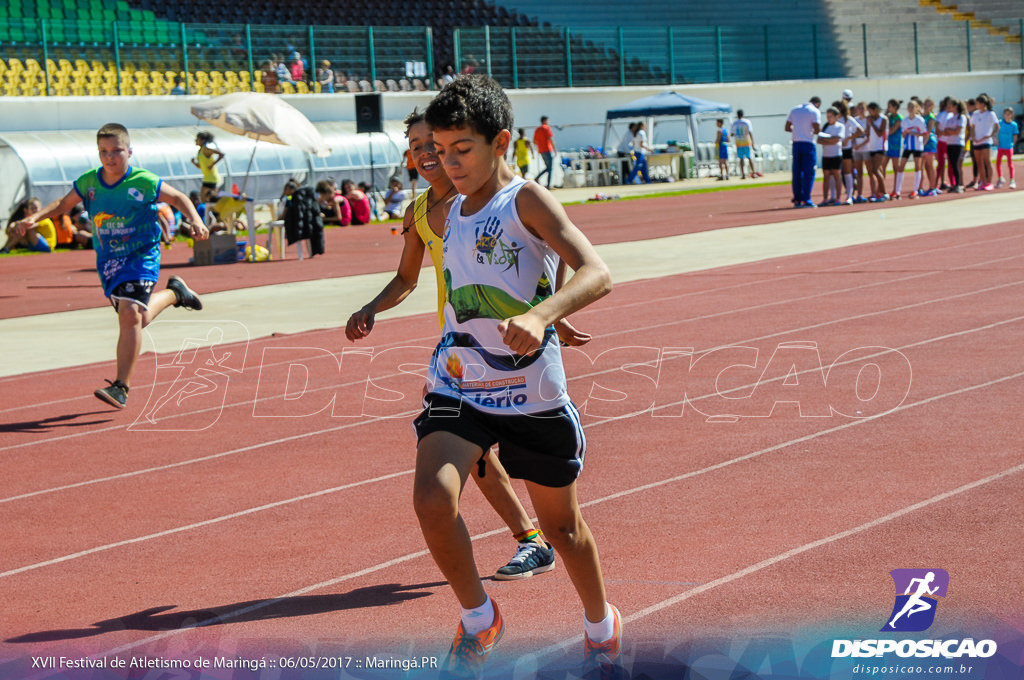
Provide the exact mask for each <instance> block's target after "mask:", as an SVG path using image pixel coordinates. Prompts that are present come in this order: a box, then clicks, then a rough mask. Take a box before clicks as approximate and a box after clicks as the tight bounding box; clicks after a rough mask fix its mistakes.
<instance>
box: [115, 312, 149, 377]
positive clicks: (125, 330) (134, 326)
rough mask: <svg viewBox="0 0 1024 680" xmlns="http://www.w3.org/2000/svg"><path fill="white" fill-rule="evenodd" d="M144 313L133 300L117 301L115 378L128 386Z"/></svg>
mask: <svg viewBox="0 0 1024 680" xmlns="http://www.w3.org/2000/svg"><path fill="white" fill-rule="evenodd" d="M153 297H156V296H155V295H154V296H153ZM146 313H147V310H146V309H145V308H143V307H142V305H140V304H137V303H135V302H130V301H128V300H121V301H119V302H118V305H117V325H118V328H119V333H118V336H117V380H118V381H119V382H121V383H123V384H125V385H128V386H130V385H131V384H132V374H133V373H134V372H135V364H136V362H137V361H138V359H139V352H140V351H141V350H142V328H143V324H144V319H145V317H146Z"/></svg>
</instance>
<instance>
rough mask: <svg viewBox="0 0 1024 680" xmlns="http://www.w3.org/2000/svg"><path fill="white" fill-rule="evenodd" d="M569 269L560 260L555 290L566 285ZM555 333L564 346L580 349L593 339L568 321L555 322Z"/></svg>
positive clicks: (563, 261)
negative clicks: (566, 274)
mask: <svg viewBox="0 0 1024 680" xmlns="http://www.w3.org/2000/svg"><path fill="white" fill-rule="evenodd" d="M568 269H569V268H568V267H567V266H565V260H563V259H562V258H558V268H557V269H556V270H555V290H558V289H559V288H561V287H562V285H563V284H565V273H566V271H567V270H568ZM555 332H556V333H558V339H559V340H560V341H561V343H562V344H563V345H566V346H568V347H580V346H582V345H585V344H587V343H588V342H590V341H591V340H592V339H593V336H591V335H590V333H584V332H583V331H581V330H579V329H578V328H576V327H575V326H573V325H572V324H571V323H569V320H568V319H559V320H558V321H556V322H555Z"/></svg>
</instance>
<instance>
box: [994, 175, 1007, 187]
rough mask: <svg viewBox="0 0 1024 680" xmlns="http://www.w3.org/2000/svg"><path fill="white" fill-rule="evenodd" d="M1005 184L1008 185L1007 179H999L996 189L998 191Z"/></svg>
mask: <svg viewBox="0 0 1024 680" xmlns="http://www.w3.org/2000/svg"><path fill="white" fill-rule="evenodd" d="M1004 184H1006V180H1005V179H1003V178H1002V177H1000V178H999V179H998V180H997V181H996V189H998V188H999V187H1001V186H1003V185H1004Z"/></svg>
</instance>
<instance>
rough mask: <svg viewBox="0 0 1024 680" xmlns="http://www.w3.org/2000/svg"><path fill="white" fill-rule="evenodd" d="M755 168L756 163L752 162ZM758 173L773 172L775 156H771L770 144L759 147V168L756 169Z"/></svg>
mask: <svg viewBox="0 0 1024 680" xmlns="http://www.w3.org/2000/svg"><path fill="white" fill-rule="evenodd" d="M754 164H755V167H756V164H757V161H756V160H755V161H754ZM757 171H758V172H775V156H774V155H773V154H772V145H771V144H762V145H761V167H760V168H757Z"/></svg>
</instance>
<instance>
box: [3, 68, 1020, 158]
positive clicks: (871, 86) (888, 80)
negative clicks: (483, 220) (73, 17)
mask: <svg viewBox="0 0 1024 680" xmlns="http://www.w3.org/2000/svg"><path fill="white" fill-rule="evenodd" d="M847 88H849V89H851V90H853V93H854V100H855V101H860V100H864V101H869V102H870V101H877V102H879V103H880V104H883V105H884V102H885V101H886V100H888V99H889V98H897V99H902V100H906V99H909V97H910V96H911V95H918V96H920V97H922V98H924V97H929V96H930V97H932V98H934V99H936V100H938V99H940V98H941V97H943V96H945V95H947V94H948V95H953V96H956V97H960V98H967V97H973V96H975V95H977V94H979V93H981V92H987V93H988V94H989V95H991V96H992V97H994V99H995V101H996V103H997V106H999V107H1000V108H1002V107H1003V106H1007V105H1010V106H1013V107H1014V108H1015V110H1016V111H1017V113H1018V114H1020V113H1021V112H1022V109H1024V71H1013V72H991V73H978V72H975V73H963V74H944V75H920V76H900V77H883V78H872V79H851V78H844V79H834V80H812V81H772V82H753V83H724V84H710V85H708V84H705V85H676V86H673V87H671V88H668V87H665V86H654V87H627V88H573V89H552V90H546V89H533V90H511V91H509V98H510V99H511V100H512V104H513V106H514V108H515V113H516V126H517V127H525V128H527V129H528V130H531V129H532V128H533V127H535V126H536V125H537V124H538V121H539V119H540V116H541V115H547V116H550V118H551V123H552V125H554V126H556V130H555V141H556V143H557V144H558V146H559V148H561V149H567V148H573V147H585V146H588V145H592V146H599V145H600V144H601V138H602V135H603V132H604V115H605V111H606V110H607V109H609V108H613V107H616V106H620V105H622V104H626V103H627V102H630V101H632V100H634V99H638V98H640V97H645V96H647V95H650V94H656V93H658V92H663V91H665V90H666V89H673V90H675V91H678V92H682V93H684V94H687V95H692V96H696V97H700V98H703V99H710V100H712V101H720V102H726V103H728V104H731V105H732V107H733V109H734V110H735V109H737V108H742V109H743V110H744V112H745V115H746V117H747V118H748V119H750V120H751V121H752V123H753V125H754V134H755V141H756V142H757V143H758V144H763V143H788V141H789V138H788V135H787V134H786V133H785V132H784V131H783V125H784V122H785V119H786V115H787V114H788V112H789V110H790V109H791V108H792V107H793V106H795V105H797V104H799V103H801V102H804V101H806V100H807V99H808V98H810V97H811V96H812V95H815V94H816V95H818V96H819V97H821V99H822V101H823V102H824V104H825V105H826V106H827V104H828V103H830V102H831V101H833V100H834V99H838V98H839V95H840V93H841V92H842V91H843V90H844V89H847ZM354 96H355V95H352V94H348V93H342V94H333V95H292V96H287V97H285V99H287V100H288V102H289V103H291V104H292V105H293V106H295V107H296V108H298V109H299V110H301V111H302V112H303V113H305V114H306V116H307V117H308V118H309V119H310V120H312V121H314V122H318V121H354V119H355V105H354ZM432 96H433V95H432V93H429V92H394V93H391V92H389V93H384V95H383V108H384V111H383V113H384V117H385V119H387V120H389V121H401V120H402V118H404V117H405V115H406V114H407V113H408V112H409V111H411V110H412V109H413V107H417V106H418V107H421V108H422V107H424V106H426V105H427V104H428V103H429V101H430V99H431V97H432ZM205 99H207V97H203V96H189V97H180V96H179V97H172V96H165V97H75V98H71V97H67V98H64V97H61V98H50V99H47V98H19V97H5V98H0V130H2V131H22V132H33V131H44V130H95V129H97V128H99V127H100V126H101V125H103V124H104V123H107V122H110V121H114V120H116V121H118V122H121V123H123V124H125V125H127V126H128V127H129V129H130V128H133V127H178V126H186V127H188V126H195V125H197V120H196V118H195V117H194V116H192V114H191V113H190V111H189V109H190V107H191V105H192V104H193V103H194V102H198V101H203V100H205ZM624 129H625V124H624V123H621V122H620V123H619V124H618V125H617V127H616V132H614V133H613V137H612V139H610V140H609V145H614V144H615V142H616V141H617V138H618V137H619V136H621V133H622V131H624ZM713 129H714V122H713V121H705V122H704V123H702V124H701V127H700V137H701V139H703V140H707V139H709V138H711V139H713V136H714V133H713ZM669 139H678V140H685V139H687V135H686V131H685V127H684V125H683V123H682V121H676V122H672V121H665V122H662V123H656V125H655V130H654V141H655V142H664V141H667V140H669Z"/></svg>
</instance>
